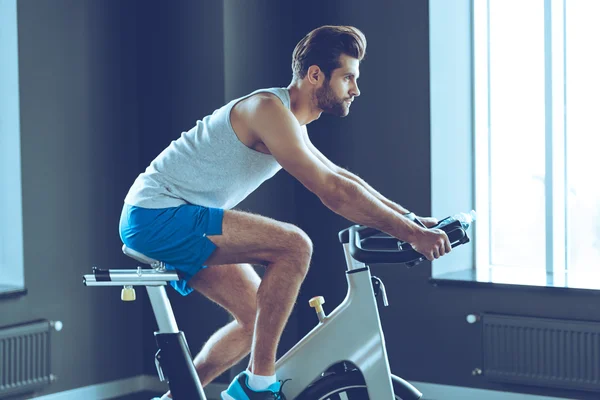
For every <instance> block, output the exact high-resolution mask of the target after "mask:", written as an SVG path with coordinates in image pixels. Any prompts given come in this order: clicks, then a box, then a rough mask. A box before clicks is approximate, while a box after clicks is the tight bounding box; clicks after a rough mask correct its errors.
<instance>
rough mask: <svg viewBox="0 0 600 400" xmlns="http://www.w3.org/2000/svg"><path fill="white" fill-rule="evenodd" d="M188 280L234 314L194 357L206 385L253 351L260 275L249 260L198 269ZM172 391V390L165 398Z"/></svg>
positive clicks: (201, 380)
mask: <svg viewBox="0 0 600 400" xmlns="http://www.w3.org/2000/svg"><path fill="white" fill-rule="evenodd" d="M189 284H190V286H191V287H193V288H194V289H195V290H196V291H198V292H200V293H201V294H203V295H204V296H206V297H207V298H209V299H210V300H212V301H214V302H215V303H217V304H219V305H221V306H222V307H224V308H225V309H226V310H228V311H229V312H230V313H231V315H233V316H234V317H235V320H234V321H232V322H230V323H229V324H227V325H225V326H223V327H222V328H220V329H219V330H217V331H216V332H215V333H214V334H213V335H212V336H211V337H210V338H209V339H208V341H207V342H206V343H205V344H204V346H203V347H202V350H201V351H200V353H198V355H197V356H196V357H195V358H194V365H195V367H196V371H197V372H198V376H199V378H200V382H201V383H202V386H203V387H206V385H208V384H209V383H210V382H212V381H213V380H214V379H215V378H216V377H218V376H219V375H221V374H222V373H223V372H225V371H227V370H228V369H229V368H231V367H232V366H234V365H235V364H237V363H238V362H240V361H241V360H242V359H243V358H244V357H245V356H247V355H248V353H249V352H250V347H251V345H252V335H253V333H254V319H255V316H256V292H257V290H258V286H259V285H260V277H259V276H258V274H257V273H256V272H255V271H254V268H253V267H252V266H251V265H249V264H230V265H215V266H212V267H209V268H205V269H203V270H201V271H200V272H198V274H197V275H196V276H194V278H193V279H192V280H190V281H189ZM170 395H171V392H170V391H169V392H167V393H166V394H165V395H163V397H162V398H163V399H166V398H170Z"/></svg>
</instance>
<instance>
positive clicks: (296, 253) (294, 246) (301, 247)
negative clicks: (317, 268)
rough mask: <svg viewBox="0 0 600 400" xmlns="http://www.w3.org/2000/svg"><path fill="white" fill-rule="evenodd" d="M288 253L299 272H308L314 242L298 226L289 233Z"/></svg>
mask: <svg viewBox="0 0 600 400" xmlns="http://www.w3.org/2000/svg"><path fill="white" fill-rule="evenodd" d="M286 242H287V246H286V249H287V251H286V252H287V255H288V257H290V258H291V259H292V261H293V263H294V265H295V266H297V267H298V269H299V272H300V273H302V274H306V272H307V271H308V267H309V265H310V259H311V257H312V253H313V243H312V241H311V240H310V238H309V237H308V235H307V234H306V233H305V232H304V231H303V230H301V229H300V228H298V227H295V226H294V227H293V228H292V229H290V230H289V232H288V234H287V240H286Z"/></svg>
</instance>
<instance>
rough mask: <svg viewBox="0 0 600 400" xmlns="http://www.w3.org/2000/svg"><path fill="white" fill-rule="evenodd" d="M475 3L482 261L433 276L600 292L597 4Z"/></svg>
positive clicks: (476, 175)
mask: <svg viewBox="0 0 600 400" xmlns="http://www.w3.org/2000/svg"><path fill="white" fill-rule="evenodd" d="M471 3H472V4H471V6H472V9H471V17H472V32H471V35H470V39H471V43H472V47H471V50H472V52H471V54H472V65H471V67H472V68H470V69H469V71H470V74H471V77H472V80H471V82H472V91H471V94H472V99H471V100H472V101H471V107H469V108H470V109H471V110H472V129H471V131H470V132H471V140H472V150H473V151H472V153H471V154H472V160H471V161H472V170H467V171H472V172H473V175H472V181H471V183H472V190H473V193H472V195H473V197H472V199H471V200H472V202H473V203H474V208H475V209H476V210H477V212H478V220H477V222H476V224H475V225H476V227H475V234H474V241H473V246H472V247H473V250H474V257H473V255H472V254H470V256H471V258H470V259H469V262H465V263H463V264H462V265H461V268H462V270H460V271H452V270H451V269H450V270H449V269H448V268H447V267H443V266H442V268H438V267H436V266H435V264H436V263H438V262H441V261H442V260H443V259H440V260H439V261H436V262H434V273H433V277H434V278H436V277H448V278H450V279H459V280H460V279H469V280H477V281H484V282H495V283H508V284H523V285H541V286H559V287H577V288H593V289H598V288H600V283H599V282H598V279H596V278H597V276H598V273H597V272H596V270H598V267H600V185H599V184H598V182H600V181H599V180H598V177H597V175H598V172H597V171H599V168H598V166H597V165H595V162H594V161H595V159H596V158H598V157H600V152H599V151H598V149H599V148H600V122H598V118H597V115H598V113H599V111H598V110H600V96H598V93H599V92H600V74H599V73H598V71H600V52H598V51H597V50H596V48H597V47H598V42H599V41H600V25H599V24H597V21H598V19H599V18H600V1H597V0H528V1H522V0H472V2H471ZM432 23H435V21H433V20H432ZM432 39H433V38H432ZM433 62H434V60H433V57H432V68H433ZM433 83H434V82H433V81H432V84H433ZM463 89H464V88H463ZM432 96H433V94H432ZM463 105H466V102H463ZM434 116H435V115H434V113H433V110H432V121H434V119H433V117H434ZM432 135H433V132H432ZM435 140H436V139H435V136H432V141H435ZM434 168H435V166H434ZM462 171H463V173H464V171H465V170H464V169H463V170H462ZM470 206H471V204H461V206H460V209H459V210H455V211H468V208H469V207H470ZM473 259H474V263H473ZM455 269H456V268H455Z"/></svg>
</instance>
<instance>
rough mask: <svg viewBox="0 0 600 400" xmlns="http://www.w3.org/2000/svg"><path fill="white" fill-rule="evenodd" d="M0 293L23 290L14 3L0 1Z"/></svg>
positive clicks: (9, 0)
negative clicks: (0, 194) (0, 190)
mask: <svg viewBox="0 0 600 400" xmlns="http://www.w3.org/2000/svg"><path fill="white" fill-rule="evenodd" d="M0 59H1V60H2V62H1V63H0V188H1V189H2V196H0V221H1V223H0V294H1V293H6V292H14V291H19V290H22V289H24V273H23V222H22V206H21V146H20V124H19V79H18V78H19V69H18V48H17V3H16V0H2V1H0Z"/></svg>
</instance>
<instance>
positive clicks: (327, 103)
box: [315, 80, 350, 117]
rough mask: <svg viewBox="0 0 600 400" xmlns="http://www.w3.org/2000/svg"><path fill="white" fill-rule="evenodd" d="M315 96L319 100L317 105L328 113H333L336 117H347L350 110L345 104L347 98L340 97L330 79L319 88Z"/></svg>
mask: <svg viewBox="0 0 600 400" xmlns="http://www.w3.org/2000/svg"><path fill="white" fill-rule="evenodd" d="M315 97H316V100H317V107H318V108H319V109H321V110H323V112H324V113H326V114H332V115H335V116H336V117H345V116H346V115H348V113H349V112H350V109H349V108H348V107H347V106H346V104H345V100H344V99H340V98H339V97H337V96H336V95H335V93H334V92H333V89H332V88H331V86H330V84H329V80H327V81H326V82H325V84H324V85H323V86H321V87H320V88H318V89H317V91H316V93H315Z"/></svg>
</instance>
